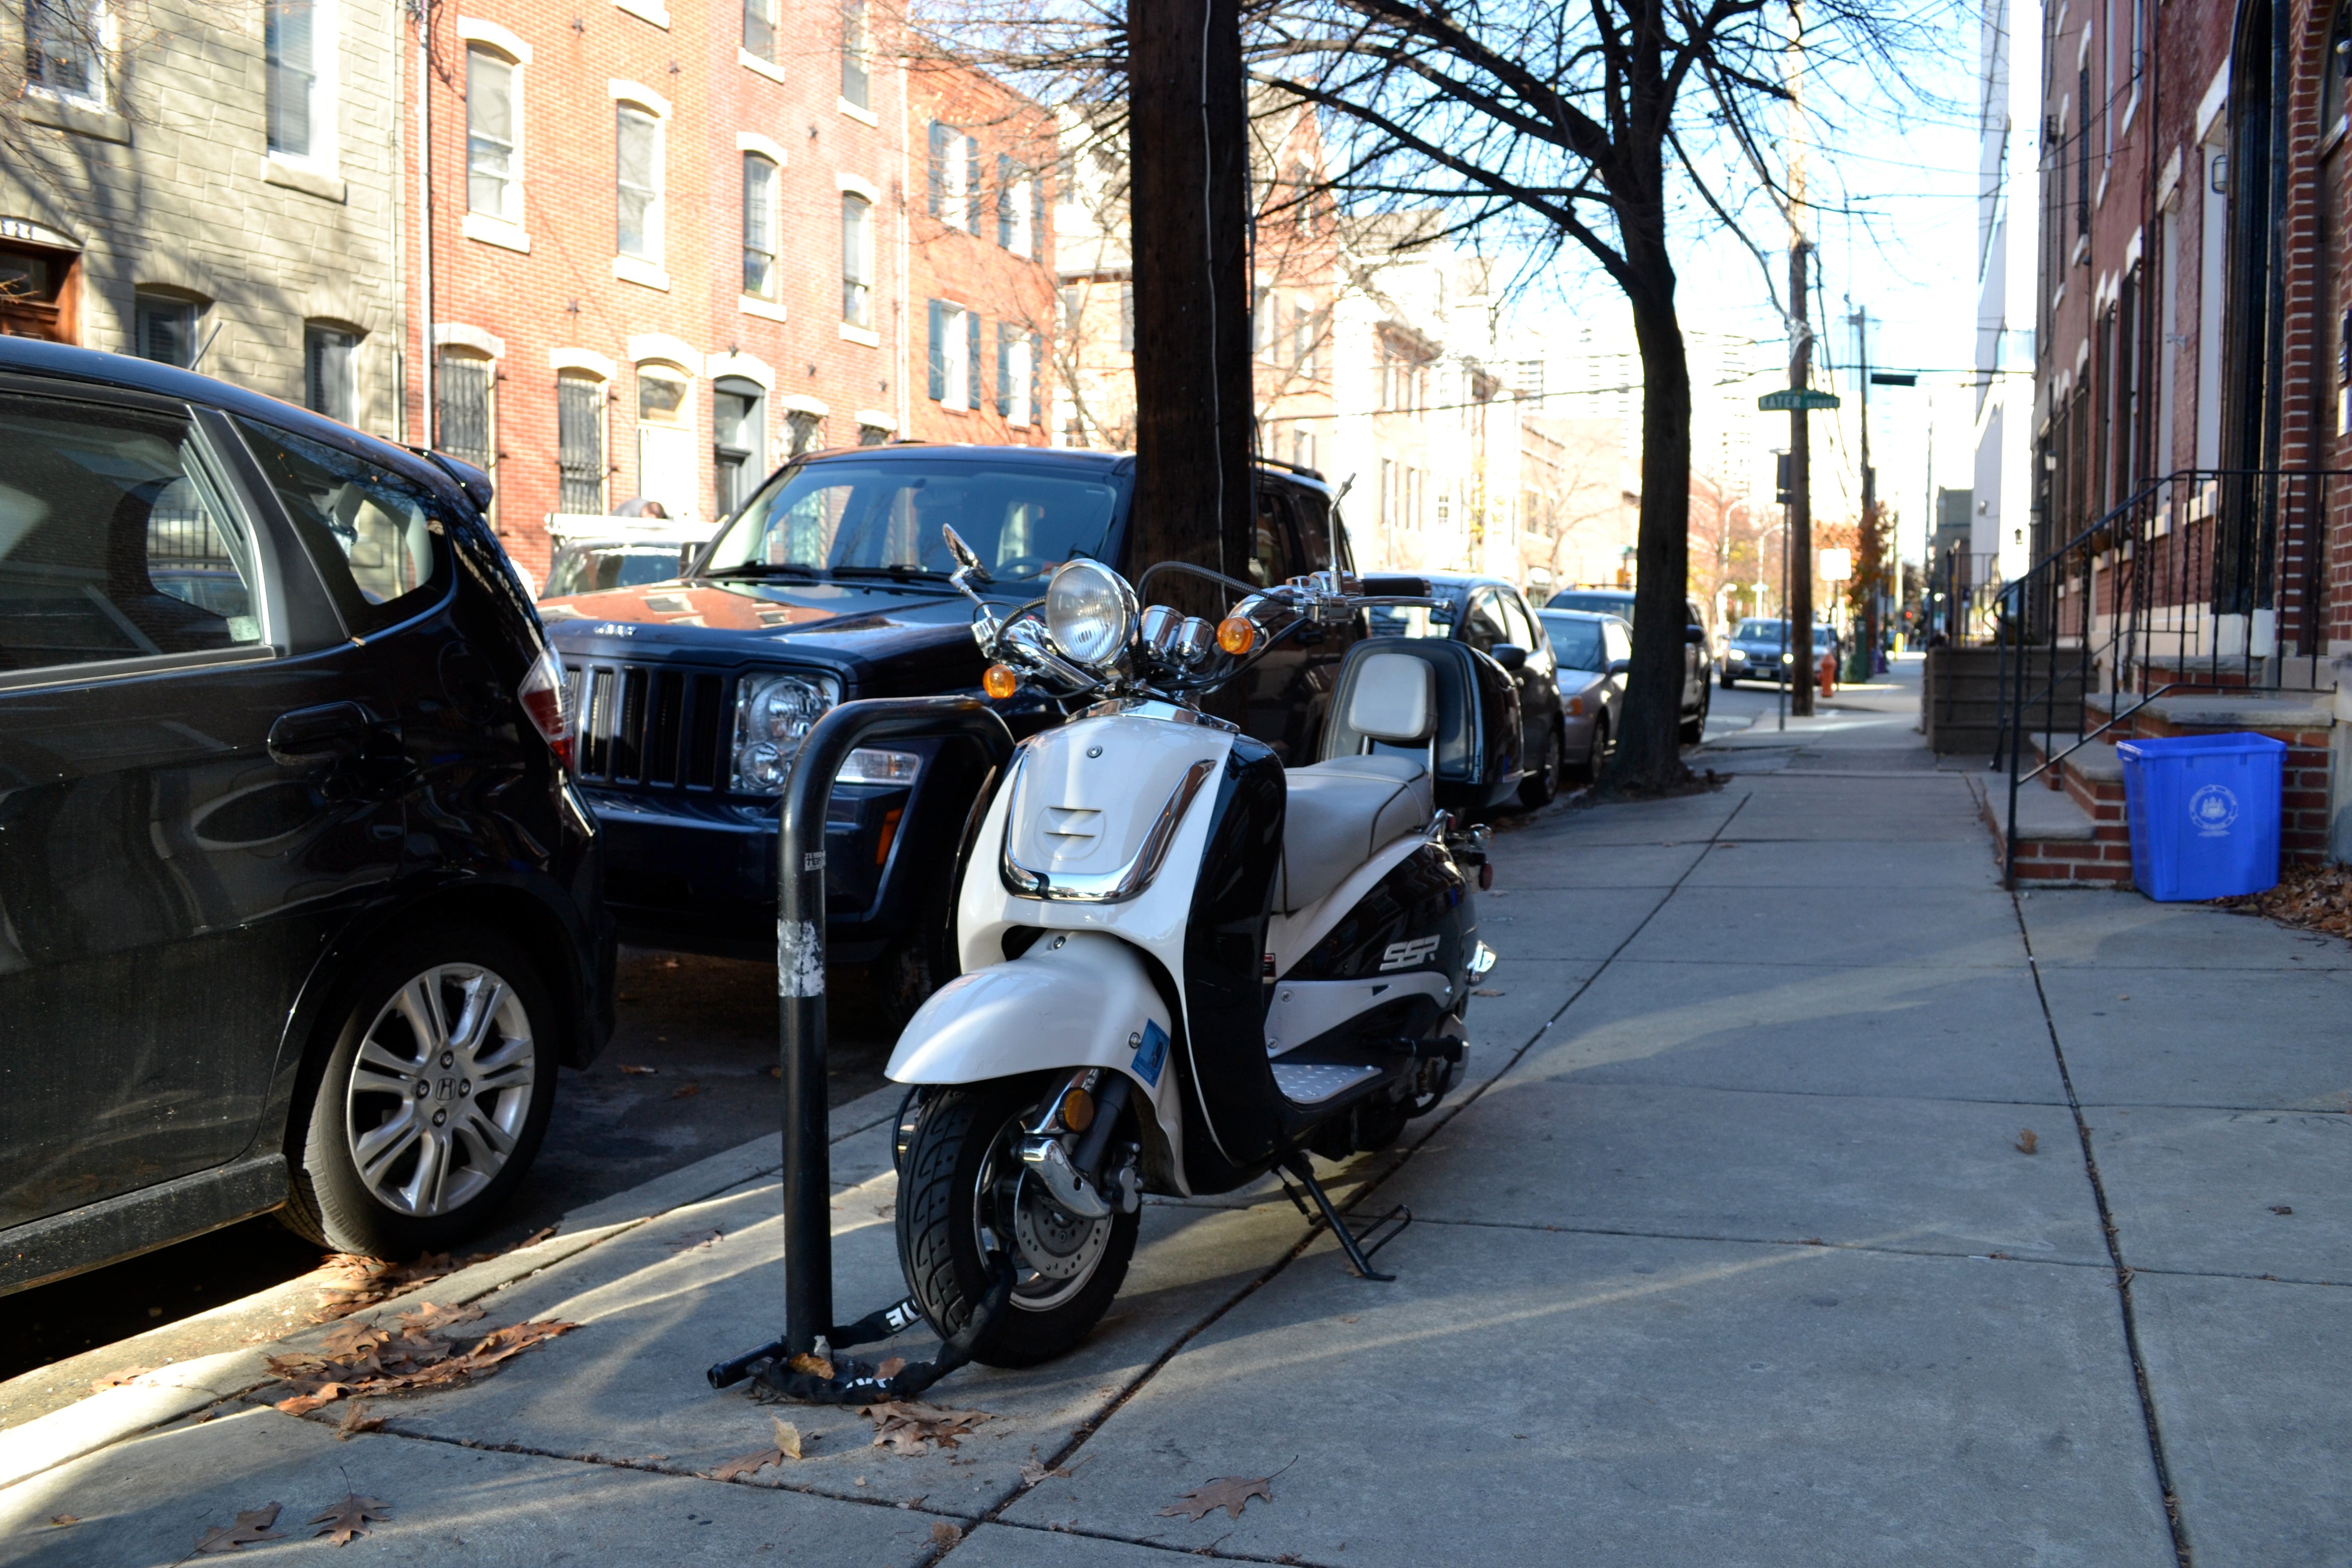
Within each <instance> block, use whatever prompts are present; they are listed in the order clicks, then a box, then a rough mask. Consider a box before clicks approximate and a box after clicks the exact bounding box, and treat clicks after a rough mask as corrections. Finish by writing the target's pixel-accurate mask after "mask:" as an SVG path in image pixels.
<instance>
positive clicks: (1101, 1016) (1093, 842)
mask: <svg viewBox="0 0 2352 1568" xmlns="http://www.w3.org/2000/svg"><path fill="white" fill-rule="evenodd" d="M948 543H949V547H950V550H951V551H952V552H953V553H954V555H955V557H956V560H957V561H958V563H959V570H958V572H957V573H956V574H955V581H956V583H957V585H958V586H959V587H961V588H963V589H964V591H965V592H966V593H967V594H968V595H969V594H971V584H972V583H975V582H985V581H987V575H986V573H985V571H984V569H983V568H982V565H981V563H980V561H979V560H978V558H977V557H976V556H974V555H973V554H972V552H971V551H970V550H969V549H968V548H966V547H965V545H964V543H963V542H962V541H961V540H960V539H957V538H956V537H955V536H954V534H953V532H952V531H950V533H949V535H948ZM1220 581H1223V579H1220ZM1410 585H1412V586H1415V587H1418V588H1420V589H1421V591H1422V594H1423V595H1424V596H1421V597H1413V596H1390V595H1367V594H1365V593H1363V592H1360V591H1351V590H1360V588H1361V587H1362V584H1360V583H1357V582H1355V581H1353V580H1343V579H1342V578H1341V577H1340V576H1339V574H1337V573H1336V572H1326V573H1317V574H1313V575H1311V576H1308V577H1303V578H1298V579H1296V580H1294V581H1292V582H1291V583H1289V584H1286V585H1284V586H1282V587H1279V588H1273V589H1266V590H1262V591H1257V592H1254V593H1251V594H1249V595H1245V596H1244V598H1243V599H1242V601H1241V602H1240V603H1239V604H1237V605H1234V609H1233V611H1232V613H1231V614H1230V615H1229V616H1226V618H1225V619H1224V620H1223V622H1222V623H1221V624H1218V625H1216V626H1212V625H1211V624H1210V623H1209V622H1207V621H1206V620H1203V619H1201V618H1198V617H1186V616H1180V615H1179V614H1177V613H1176V612H1174V611H1172V610H1171V609H1169V608H1167V607H1165V606H1154V607H1152V608H1150V609H1149V610H1144V611H1141V612H1140V613H1139V611H1138V607H1137V598H1136V595H1135V593H1134V591H1133V590H1132V589H1130V588H1129V585H1128V584H1126V583H1125V582H1124V581H1122V580H1121V579H1120V578H1119V577H1118V574H1116V573H1114V572H1112V571H1110V570H1109V569H1108V567H1105V566H1103V565H1101V564H1100V563H1097V562H1093V561H1087V560H1077V561H1072V562H1070V563H1067V564H1066V565H1064V566H1063V567H1062V568H1061V569H1060V570H1058V571H1057V572H1055V574H1054V576H1053V578H1052V580H1051V583H1050V584H1049V586H1048V588H1047V590H1046V593H1045V598H1044V599H1043V600H1042V601H1041V602H1040V603H1039V604H1036V605H1029V606H1024V609H1023V610H1021V611H1018V612H1015V613H1014V614H1013V616H1010V617H1009V618H1003V619H1000V617H999V616H998V615H997V614H996V613H995V612H993V611H992V610H991V609H990V608H989V607H988V606H987V605H985V604H984V603H982V601H981V600H980V599H979V597H978V595H972V597H973V600H974V603H975V604H977V605H980V610H979V613H978V615H977V616H976V619H975V624H974V626H973V635H974V637H977V638H978V639H979V641H980V643H981V646H982V650H983V651H984V652H985V653H987V654H988V655H989V656H990V657H991V658H994V659H996V660H998V661H999V662H998V663H996V664H995V665H993V666H992V667H991V668H990V669H989V671H988V676H987V686H988V689H989V691H990V694H991V695H992V696H995V697H998V698H1003V697H1006V696H1010V695H1011V694H1012V693H1013V691H1014V690H1015V689H1017V686H1018V685H1019V684H1020V683H1022V682H1027V683H1031V684H1033V685H1034V686H1036V687H1038V688H1041V689H1044V690H1045V691H1047V692H1048V693H1050V694H1052V695H1055V696H1056V697H1062V698H1076V699H1085V698H1088V697H1092V698H1094V699H1096V700H1095V701H1094V702H1093V703H1092V704H1091V705H1090V706H1086V707H1085V708H1084V709H1083V710H1081V711H1079V712H1077V713H1076V715H1075V717H1073V718H1072V719H1071V720H1070V721H1069V722H1067V723H1066V724H1064V725H1063V726H1061V727H1060V728H1058V729H1054V730H1050V731H1045V732H1043V733H1040V734H1036V735H1033V736H1031V737H1030V738H1029V739H1028V740H1027V741H1025V742H1023V743H1022V744H1021V745H1020V746H1019V747H1018V748H1016V750H1015V752H1014V753H1013V760H1012V762H1011V763H1010V764H1009V765H1008V766H1007V768H1006V769H1005V771H1004V773H1003V777H1002V779H1001V781H999V782H998V783H997V784H996V785H995V788H994V794H993V797H992V798H991V799H989V800H988V803H987V805H986V809H985V813H984V815H983V816H982V818H981V820H980V822H979V825H978V827H977V830H976V831H975V832H974V833H972V834H971V838H970V842H969V844H968V845H967V847H966V848H965V851H964V865H963V866H962V867H961V870H960V891H959V893H958V896H957V901H956V907H955V919H956V938H957V942H958V946H959V951H960V954H961V968H962V971H963V973H961V976H960V977H959V978H957V979H955V980H953V981H951V982H950V983H949V984H947V985H945V986H943V987H941V988H940V991H939V992H938V993H937V994H934V995H933V996H932V997H931V998H930V999H929V1001H928V1002H926V1003H925V1004H924V1005H923V1006H922V1007H921V1009H920V1010H919V1012H917V1014H916V1015H915V1016H914V1018H913V1019H912V1020H911V1021H910V1022H909V1023H908V1026H907V1027H906V1030H905V1031H904V1033H902V1034H901V1035H900V1037H899V1038H898V1046H897V1048H896V1049H895V1050H894V1051H893V1053H892V1055H891V1058H890V1064H889V1076H890V1077H891V1078H892V1079H896V1080H897V1081H898V1082H901V1083H906V1084H909V1085H912V1086H915V1087H914V1088H913V1089H911V1090H910V1092H909V1094H908V1102H907V1109H906V1110H905V1111H904V1112H903V1113H902V1114H901V1117H900V1119H899V1128H898V1174H899V1194H898V1214H897V1223H898V1256H899V1262H900V1264H901V1266H902V1267H903V1268H904V1269H905V1273H906V1278H907V1284H908V1289H909V1291H910V1292H911V1295H912V1299H913V1300H914V1301H915V1303H916V1304H917V1305H919V1308H920V1309H921V1311H922V1313H923V1315H924V1316H925V1317H926V1318H928V1319H929V1321H930V1323H931V1325H932V1326H933V1327H934V1328H935V1329H937V1330H938V1331H939V1332H940V1334H941V1335H942V1336H953V1335H955V1334H957V1333H958V1332H959V1331H965V1330H967V1329H968V1328H970V1327H971V1326H972V1325H973V1323H974V1314H975V1312H976V1311H979V1310H980V1308H981V1303H982V1299H983V1297H984V1296H986V1295H988V1294H989V1293H990V1287H991V1286H992V1284H994V1283H997V1282H999V1281H1000V1280H1001V1277H1002V1275H1003V1272H1004V1270H1005V1269H1006V1268H1008V1267H1009V1268H1010V1270H1011V1275H1012V1289H1011V1298H1010V1301H1009V1303H1008V1307H1007V1310H994V1309H992V1310H990V1311H989V1312H988V1313H987V1314H986V1315H987V1317H988V1320H989V1321H987V1322H986V1324H985V1326H984V1327H983V1328H982V1331H981V1333H980V1334H979V1335H978V1336H977V1339H976V1342H973V1343H972V1346H971V1353H972V1355H973V1356H974V1358H975V1359H978V1360H980V1361H983V1362H987V1363H991V1364H994V1365H1000V1366H1025V1365H1033V1364H1035V1363H1039V1362H1043V1361H1045V1360H1047V1359H1050V1358H1052V1357H1054V1356H1057V1355H1059V1354H1061V1353H1062V1352H1065V1351H1067V1350H1069V1349H1070V1348H1071V1347H1073V1346H1075V1345H1076V1344H1077V1343H1078V1342H1080V1341H1081V1340H1083V1339H1084V1338H1085V1337H1086V1335H1087V1332H1088V1331H1091V1330H1092V1329H1093V1327H1094V1325H1095V1323H1096V1322H1097V1321H1098V1320H1099V1319H1100V1318H1101V1317H1102V1314H1103V1312H1104V1310H1106V1309H1107V1308H1108V1306H1109V1304H1110V1300H1111V1298H1112V1296H1113V1295H1115V1294H1116V1293H1117V1291H1118V1287H1119V1282H1120V1280H1121V1279H1123V1278H1124V1277H1125V1275H1126V1273H1127V1268H1128V1263H1129V1258H1131V1257H1132V1256H1133V1254H1134V1250H1135V1244H1136V1234H1137V1230H1138V1227H1139V1213H1138V1211H1139V1208H1140V1206H1141V1203H1142V1199H1143V1196H1144V1194H1147V1193H1155V1194H1171V1195H1178V1196H1183V1195H1190V1194H1202V1193H1221V1192H1228V1191H1231V1190H1233V1189H1234V1188H1236V1187H1239V1186H1242V1185H1244V1184H1247V1183H1249V1182H1251V1181H1254V1180H1255V1179H1256V1178H1258V1177H1259V1176H1261V1175H1263V1174H1264V1173H1266V1172H1268V1171H1272V1170H1279V1171H1282V1172H1284V1173H1286V1174H1287V1175H1288V1176H1290V1177H1293V1178H1295V1179H1296V1180H1297V1183H1298V1184H1299V1185H1300V1186H1301V1187H1303V1188H1304V1189H1305V1190H1306V1191H1307V1193H1308V1194H1311V1195H1312V1197H1313V1198H1314V1199H1315V1201H1316V1203H1317V1204H1318V1206H1319V1207H1320V1209H1321V1212H1322V1215H1323V1218H1324V1220H1325V1221H1326V1222H1327V1223H1328V1224H1329V1225H1330V1226H1331V1228H1332V1230H1333V1232H1334V1234H1335V1236H1336V1237H1337V1238H1338V1239H1339V1243H1340V1245H1341V1246H1342V1247H1343V1248H1344V1249H1345V1250H1346V1252H1347V1254H1348V1256H1349V1260H1350V1262H1351V1263H1352V1264H1353V1266H1354V1268H1355V1269H1356V1271H1357V1272H1358V1273H1359V1274H1361V1275H1363V1276H1365V1277H1367V1278H1371V1279H1388V1278H1391V1276H1387V1275H1381V1274H1376V1273H1374V1272H1373V1270H1372V1268H1371V1265H1370V1254H1371V1252H1372V1251H1374V1250H1376V1249H1377V1248H1378V1247H1379V1246H1380V1245H1381V1244H1382V1243H1384V1242H1385V1241H1387V1240H1389V1239H1391V1238H1392V1237H1393V1236H1394V1234H1395V1232H1396V1231H1397V1230H1399V1229H1402V1226H1403V1224H1404V1223H1406V1222H1409V1221H1410V1219H1411V1217H1412V1216H1411V1215H1410V1214H1409V1213H1408V1212H1406V1211H1405V1210H1403V1209H1402V1208H1401V1207H1400V1208H1398V1209H1394V1210H1391V1212H1390V1213H1389V1214H1388V1215H1383V1216H1381V1220H1380V1221H1378V1222H1375V1223H1374V1225H1373V1226H1370V1227H1369V1228H1368V1230H1367V1231H1366V1232H1365V1233H1363V1234H1359V1233H1357V1232H1355V1231H1352V1230H1351V1229H1350V1228H1349V1226H1348V1225H1347V1224H1346V1223H1344V1222H1343V1221H1342V1220H1341V1218H1340V1216H1339V1214H1338V1213H1337V1212H1336V1211H1335V1210H1334V1209H1333V1208H1332V1206H1331V1204H1330V1201H1329V1199H1328V1197H1327V1196H1326V1195H1325V1194H1324V1193H1323V1189H1322V1187H1321V1185H1320V1184H1319V1183H1318V1182H1317V1181H1316V1179H1315V1175H1314V1172H1313V1170H1312V1167H1311V1166H1310V1165H1309V1163H1308V1161H1307V1154H1308V1152H1314V1153H1318V1154H1321V1155H1323V1156H1325V1157H1326V1158H1328V1159H1337V1158H1340V1157H1342V1156H1345V1155H1347V1154H1349V1153H1351V1152H1355V1151H1358V1150H1369V1149H1379V1148H1381V1147H1384V1146H1386V1145H1387V1144H1389V1143H1391V1142H1393V1141H1394V1140H1395V1139H1396V1138H1397V1137H1398V1136H1399V1135H1400V1134H1401V1133H1402V1131H1403V1130H1404V1126H1405V1123H1406V1121H1407V1120H1408V1119H1409V1118H1412V1117H1414V1116H1418V1115H1421V1114H1423V1113H1425V1112H1427V1111H1429V1110H1433V1109H1435V1107H1436V1106H1437V1104H1438V1102H1439V1100H1440V1099H1441V1098H1442V1097H1443V1096H1444V1093H1445V1091H1446V1089H1448V1088H1449V1087H1450V1086H1451V1085H1452V1083H1453V1081H1454V1076H1455V1074H1456V1072H1457V1070H1458V1069H1459V1068H1460V1066H1461V1063H1462V1060H1463V1049H1464V1047H1463V1040H1464V1036H1465V1030H1464V1027H1463V1016H1464V1013H1465V1009H1466V1007H1467V1006H1468V1004H1469V998H1470V994H1471V991H1472V990H1473V988H1474V987H1475V985H1476V984H1477V983H1478V982H1479V981H1480V979H1482V978H1483V977H1484V976H1485V975H1486V972H1487V971H1488V969H1489V968H1490V967H1491V966H1492V965H1493V963H1494V954H1493V952H1491V951H1490V950H1489V949H1488V948H1487V947H1486V945H1485V944H1484V943H1483V942H1480V941H1478V938H1477V921H1476V917H1475V912H1474V906H1473V902H1472V898H1473V890H1474V887H1475V885H1476V884H1477V883H1478V882H1479V881H1480V879H1483V878H1486V877H1490V876H1491V872H1489V871H1488V870H1487V869H1486V829H1484V828H1483V827H1480V828H1473V829H1469V830H1467V831H1459V832H1457V831H1456V830H1455V828H1454V824H1453V822H1452V819H1451V818H1450V816H1448V815H1447V814H1445V813H1444V812H1440V811H1438V810H1436V809H1435V807H1434V805H1433V800H1432V779H1431V770H1432V763H1433V752H1432V748H1433V735H1434V732H1435V731H1436V728H1437V719H1438V695H1437V691H1436V689H1435V682H1434V674H1433V667H1432V665H1431V664H1430V663H1429V662H1427V661H1425V660H1423V659H1420V658H1412V657H1410V656H1409V655H1408V654H1407V653H1405V652H1403V651H1399V650H1398V648H1397V646H1396V645H1393V644H1391V645H1387V646H1386V647H1383V644H1382V643H1381V641H1380V640H1377V639H1372V640H1366V641H1363V642H1360V643H1359V644H1358V645H1357V646H1356V647H1354V648H1353V649H1351V650H1350V652H1349V657H1348V658H1347V660H1346V661H1345V663H1344V664H1343V665H1342V667H1341V673H1340V676H1339V683H1338V686H1337V689H1335V691H1334V693H1333V697H1332V710H1331V711H1332V721H1333V722H1334V723H1335V724H1337V725H1339V730H1338V731H1337V732H1338V733H1340V734H1344V735H1347V736H1349V737H1351V738H1352V742H1351V743H1352V744H1353V745H1354V746H1355V747H1356V748H1357V752H1358V754H1350V755H1343V756H1333V757H1327V759H1326V760H1324V761H1321V762H1318V763H1314V764H1312V765H1310V766H1306V767H1295V768H1287V769H1286V768H1285V767H1283V766H1282V764H1281V763H1280V762H1279V761H1278V760H1277V759H1276V756H1275V754H1274V753H1273V752H1271V751H1269V750H1268V749H1267V748H1266V747H1265V746H1264V745H1262V744H1260V743H1259V742H1256V741H1254V740H1252V739H1250V738H1248V737H1247V736H1245V735H1243V734H1241V733H1240V732H1239V731H1237V730H1236V729H1235V728H1234V726H1233V725H1231V724H1228V723H1226V722H1224V721H1222V720H1219V719H1216V718H1213V717H1211V716H1209V715H1207V714H1205V713H1203V712H1202V711H1201V710H1200V709H1199V708H1198V706H1197V705H1196V702H1197V699H1198V698H1199V697H1200V696H1201V695H1202V693H1204V692H1207V691H1210V690H1213V689H1215V688H1217V687H1219V686H1221V685H1223V683H1224V682H1226V681H1228V680H1231V679H1234V677H1235V676H1236V675H1238V674H1239V673H1241V672H1242V671H1243V670H1244V669H1245V668H1248V667H1249V666H1250V665H1251V664H1252V663H1254V662H1255V660H1256V659H1257V658H1260V657H1262V656H1263V654H1264V653H1265V650H1266V649H1268V648H1269V647H1273V646H1275V645H1276V643H1278V642H1279V641H1281V640H1283V639H1285V638H1286V637H1292V636H1295V635H1300V628H1303V627H1307V626H1318V625H1322V626H1328V625H1331V624H1333V623H1334V622H1338V621H1342V620H1344V619H1346V618H1347V617H1349V616H1353V615H1354V614H1356V613H1357V611H1358V610H1360V608H1362V607H1364V606H1366V605H1374V604H1426V603H1427V602H1428V600H1427V598H1426V597H1425V594H1426V585H1425V584H1410ZM1292 1197H1293V1201H1294V1202H1297V1201H1298V1198H1297V1193H1296V1192H1294V1193H1293V1194H1292ZM1300 1207H1301V1210H1302V1212H1306V1205H1304V1204H1303V1203H1301V1204H1300Z"/></svg>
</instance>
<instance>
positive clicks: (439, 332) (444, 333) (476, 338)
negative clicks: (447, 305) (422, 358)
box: [433, 321, 507, 360]
mask: <svg viewBox="0 0 2352 1568" xmlns="http://www.w3.org/2000/svg"><path fill="white" fill-rule="evenodd" d="M433 346H434V347H435V348H436V349H449V348H456V349H470V350H472V351H473V352H474V353H478V354H479V355H481V356H482V357H483V358H484V359H487V360H502V359H504V358H506V357H507V344H506V340H505V339H504V338H501V337H499V335H498V334H497V333H495V332H488V331H483V330H482V329H481V328H479V327H476V326H470V325H468V324H467V323H466V322H464V321H436V322H434V323H433Z"/></svg>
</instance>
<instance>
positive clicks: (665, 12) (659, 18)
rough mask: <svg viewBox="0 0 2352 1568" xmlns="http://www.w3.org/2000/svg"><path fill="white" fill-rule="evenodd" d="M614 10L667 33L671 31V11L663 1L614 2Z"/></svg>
mask: <svg viewBox="0 0 2352 1568" xmlns="http://www.w3.org/2000/svg"><path fill="white" fill-rule="evenodd" d="M613 8H614V10H616V11H626V12H627V13H628V14H629V15H630V16H635V18H636V19H637V20H638V21H640V22H651V23H652V24H653V25H654V26H656V27H659V28H660V29H661V30H662V31H663V32H665V33H667V32H668V31H669V9H668V7H667V6H665V5H662V4H661V0H613Z"/></svg>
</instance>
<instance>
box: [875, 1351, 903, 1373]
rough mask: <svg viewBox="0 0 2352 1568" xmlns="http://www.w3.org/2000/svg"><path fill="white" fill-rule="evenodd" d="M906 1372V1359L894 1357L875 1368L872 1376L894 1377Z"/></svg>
mask: <svg viewBox="0 0 2352 1568" xmlns="http://www.w3.org/2000/svg"><path fill="white" fill-rule="evenodd" d="M906 1370H907V1358H906V1357H905V1356H902V1355H894V1356H891V1357H889V1358H888V1359H887V1360H886V1361H884V1362H883V1363H882V1364H881V1365H880V1366H877V1367H876V1368H875V1369H874V1375H875V1376H877V1377H896V1376H898V1374H899V1373H902V1372H904V1371H906Z"/></svg>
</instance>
